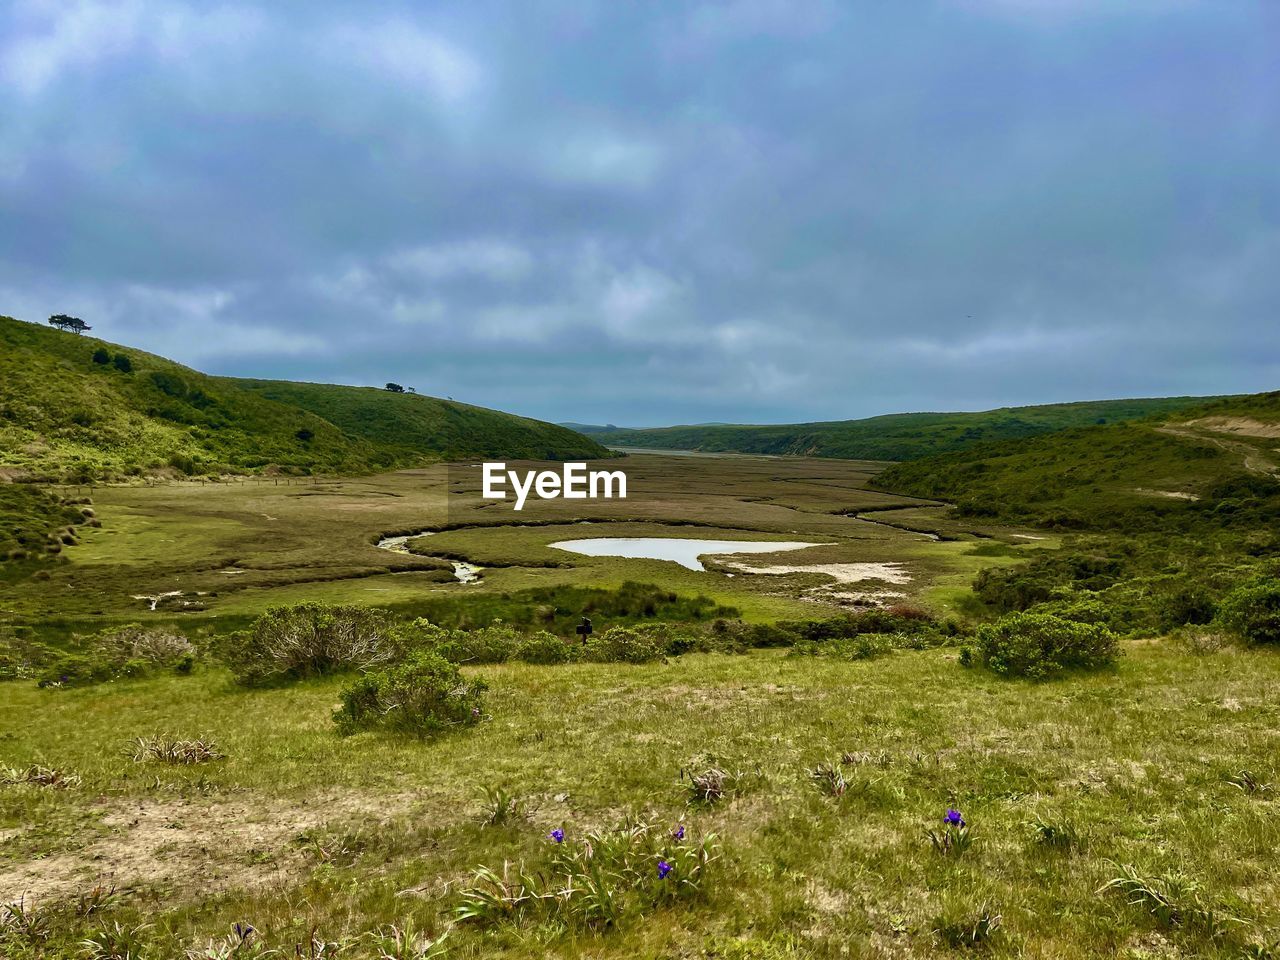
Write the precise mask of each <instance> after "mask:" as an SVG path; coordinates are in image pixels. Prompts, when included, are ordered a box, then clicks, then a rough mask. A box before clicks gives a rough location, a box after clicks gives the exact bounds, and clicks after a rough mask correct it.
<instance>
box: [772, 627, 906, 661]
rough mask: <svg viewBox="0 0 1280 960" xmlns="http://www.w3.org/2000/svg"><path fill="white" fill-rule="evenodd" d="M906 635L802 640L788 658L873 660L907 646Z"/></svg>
mask: <svg viewBox="0 0 1280 960" xmlns="http://www.w3.org/2000/svg"><path fill="white" fill-rule="evenodd" d="M907 642H908V641H907V636H906V635H905V634H884V633H862V634H858V635H856V636H852V637H837V638H836V639H834V640H826V641H815V640H801V641H800V642H799V643H797V644H796V645H795V646H794V647H792V648H791V652H790V653H789V654H788V656H793V657H830V658H831V659H833V660H872V659H874V658H876V657H882V656H884V655H885V654H887V653H889V652H890V651H892V650H893V648H894V647H895V646H899V645H901V646H906V644H907Z"/></svg>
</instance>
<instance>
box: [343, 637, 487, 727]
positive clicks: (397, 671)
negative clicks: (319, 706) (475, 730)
mask: <svg viewBox="0 0 1280 960" xmlns="http://www.w3.org/2000/svg"><path fill="white" fill-rule="evenodd" d="M486 689H487V688H486V686H485V684H484V682H483V681H480V680H466V679H464V678H463V676H462V674H461V673H460V672H459V670H458V666H457V664H454V663H450V662H449V661H448V660H446V659H444V657H442V656H440V655H439V654H437V653H432V652H429V651H421V652H418V653H415V654H413V655H412V656H411V657H410V658H409V659H408V660H406V661H405V662H404V663H401V664H398V665H396V666H393V667H389V668H388V669H386V670H376V671H372V672H370V673H366V674H365V675H364V676H362V677H360V678H359V679H358V680H356V681H355V682H354V683H352V684H351V685H349V686H347V687H346V688H345V689H343V691H342V705H341V706H340V707H339V708H338V710H337V711H336V712H335V713H334V715H333V719H334V722H335V723H336V724H337V726H338V732H339V733H341V734H342V735H344V736H346V735H349V734H353V733H356V732H357V731H360V730H391V731H398V732H401V733H408V734H412V735H415V736H432V735H435V734H439V733H441V732H443V731H445V730H449V729H452V728H455V727H463V726H468V725H471V724H474V723H478V722H479V721H480V720H481V718H482V716H483V705H484V693H485V690H486Z"/></svg>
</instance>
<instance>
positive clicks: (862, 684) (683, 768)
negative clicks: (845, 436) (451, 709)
mask: <svg viewBox="0 0 1280 960" xmlns="http://www.w3.org/2000/svg"><path fill="white" fill-rule="evenodd" d="M512 466H513V467H515V466H521V465H520V464H515V463H513V464H512ZM611 466H612V467H618V468H622V469H625V470H626V471H627V473H628V477H629V488H630V497H629V499H628V500H625V501H619V500H601V501H585V502H584V501H574V502H566V501H564V500H553V501H536V502H535V501H531V502H530V503H529V504H528V506H527V507H526V509H525V510H524V511H522V512H521V513H520V514H515V513H514V512H513V511H512V510H511V508H510V505H509V504H503V503H500V502H494V501H486V500H483V499H481V498H480V497H479V495H478V494H479V489H480V470H479V467H478V465H477V464H468V463H458V464H451V465H444V464H441V465H437V466H433V467H427V468H422V469H416V470H407V471H400V472H397V473H390V474H382V475H376V476H371V477H365V478H343V479H324V478H305V479H304V478H293V479H275V478H265V479H264V478H257V479H245V478H238V479H235V478H228V479H227V480H226V482H222V483H192V482H186V483H162V484H151V485H146V484H142V483H136V484H131V485H116V486H98V487H95V488H93V489H92V490H91V491H86V490H84V489H79V490H71V489H67V490H65V493H66V494H67V495H69V496H72V495H74V496H75V497H76V498H84V497H85V496H87V497H88V498H89V499H91V500H92V505H91V507H90V509H92V511H93V514H94V519H95V520H97V521H98V522H99V525H97V526H90V525H88V524H85V525H82V526H79V527H77V528H76V535H75V538H74V539H75V540H76V542H75V544H74V545H71V546H68V547H67V548H66V549H65V550H62V551H61V552H60V553H59V554H58V555H57V556H56V557H54V558H46V559H44V560H42V561H41V562H40V563H39V565H38V566H31V565H28V566H25V567H22V568H21V569H17V568H15V571H16V572H14V571H11V573H10V574H9V575H7V577H6V579H5V580H4V582H3V583H2V584H0V610H2V613H0V616H2V617H3V621H2V622H0V636H3V637H5V638H7V640H6V642H7V643H9V644H10V645H11V647H12V650H13V651H16V653H15V655H14V656H13V657H11V658H10V659H9V660H7V661H6V665H7V666H6V669H8V670H10V671H11V672H10V673H9V675H10V676H15V677H18V679H13V680H10V681H8V682H5V683H4V684H3V686H0V690H3V692H4V696H3V698H0V768H2V769H0V780H5V781H7V782H6V783H4V784H0V837H2V838H3V841H4V842H3V847H2V848H0V901H10V902H11V905H10V906H9V907H8V908H7V909H6V912H5V914H4V919H3V924H2V925H0V931H2V932H0V950H2V951H3V955H4V956H5V957H6V958H7V957H13V958H15V960H19V958H21V960H25V958H63V957H67V958H70V957H77V958H80V957H96V958H125V957H128V958H134V960H140V958H148V960H150V958H156V960H168V958H173V957H183V958H201V957H206V958H226V957H253V956H269V955H270V956H296V957H317V958H318V957H350V958H353V960H364V958H379V960H380V958H384V957H392V958H397V960H400V958H409V957H415V958H426V957H473V958H482V957H483V958H488V957H510V958H517V957H530V958H532V957H548V956H550V957H565V958H576V957H599V958H605V957H615V956H616V957H622V956H629V957H640V958H654V960H657V958H668V957H688V958H693V957H714V958H743V960H746V958H764V960H772V958H791V957H861V956H868V957H915V956H920V957H926V956H929V957H931V956H953V955H955V956H960V955H989V956H1008V957H1012V956H1034V957H1063V958H1072V957H1096V956H1128V957H1135V958H1136V957H1149V956H1187V957H1192V956H1214V957H1224V958H1226V957H1231V958H1235V957H1243V956H1250V957H1268V956H1273V955H1274V954H1275V951H1276V949H1277V947H1276V942H1277V939H1280V897H1278V896H1277V893H1278V892H1280V891H1278V889H1277V881H1276V874H1275V871H1274V860H1275V851H1276V849H1277V843H1278V842H1280V819H1277V817H1276V816H1275V811H1276V808H1275V802H1276V801H1275V797H1276V793H1275V789H1274V788H1273V783H1274V782H1275V780H1276V778H1277V776H1278V773H1277V765H1276V761H1275V757H1276V756H1278V755H1280V751H1278V750H1277V742H1276V739H1277V733H1276V731H1277V729H1280V726H1278V725H1277V719H1278V717H1277V710H1280V707H1277V705H1276V698H1275V696H1274V691H1275V689H1276V684H1277V681H1280V659H1277V656H1276V653H1275V650H1274V649H1269V648H1267V647H1264V646H1256V645H1255V646H1244V645H1242V644H1240V643H1239V642H1237V641H1234V640H1232V639H1231V638H1230V637H1229V636H1228V635H1227V633H1226V632H1224V631H1221V630H1219V629H1217V628H1216V627H1205V628H1202V629H1196V630H1189V629H1178V630H1173V631H1163V632H1161V631H1156V632H1152V631H1147V630H1138V629H1134V630H1129V631H1127V632H1125V634H1124V639H1123V640H1122V641H1121V642H1120V644H1119V650H1120V656H1119V658H1118V659H1117V660H1116V661H1115V662H1114V664H1113V665H1109V666H1107V667H1105V668H1104V669H1098V670H1093V671H1090V672H1068V673H1066V674H1065V675H1062V676H1059V677H1056V678H1052V679H1048V680H1044V681H1041V682H1032V681H1030V680H1025V679H1016V678H1008V677H1000V676H997V675H995V674H994V673H993V672H991V671H990V670H987V669H983V668H982V667H981V666H980V665H979V664H977V663H974V662H973V658H972V651H971V649H970V645H971V644H972V643H973V642H974V641H973V637H974V630H975V626H976V625H977V624H980V623H981V622H982V621H984V620H986V619H989V618H990V617H991V616H993V615H994V614H995V613H998V612H1000V609H1001V608H999V607H998V606H993V605H992V602H991V601H990V600H989V599H985V598H986V597H987V594H984V593H983V592H982V591H979V592H977V593H975V592H974V590H973V589H972V585H973V584H974V582H975V581H978V582H984V578H986V580H987V581H990V580H991V578H1002V577H1003V578H1012V577H1017V576H1019V575H1021V574H1020V571H1023V570H1027V569H1032V570H1034V569H1038V568H1037V566H1036V564H1042V565H1043V564H1044V563H1052V562H1056V561H1057V560H1059V559H1060V558H1061V557H1062V556H1063V555H1064V552H1065V553H1068V554H1069V551H1070V550H1072V549H1075V545H1074V544H1075V541H1074V540H1073V539H1072V536H1073V535H1071V534H1069V533H1064V532H1062V531H1050V530H1044V529H1037V528H1035V527H1032V526H1018V525H1015V524H1014V523H1012V522H1009V521H1004V522H999V521H998V519H993V518H991V517H973V516H967V515H964V514H963V513H957V512H956V511H953V510H951V509H949V508H948V507H947V506H945V505H943V504H940V503H938V502H936V501H931V500H926V499H922V498H919V497H914V496H905V495H902V494H900V493H895V492H890V491H888V490H885V489H883V488H879V489H876V488H873V487H872V484H874V483H876V478H877V477H878V476H882V475H883V471H884V469H885V467H886V465H885V464H883V463H875V462H865V461H840V460H807V459H800V458H787V459H778V458H749V457H731V458H716V457H678V456H670V457H668V456H660V455H653V454H632V455H629V456H627V457H625V458H623V459H620V460H617V461H611ZM597 535H608V536H648V537H653V536H658V537H689V536H695V537H700V538H708V539H740V540H752V541H757V540H793V541H794V540H803V541H806V542H813V543H816V544H817V546H814V547H811V548H807V549H804V550H799V551H793V552H787V553H776V554H752V555H750V556H748V557H746V558H745V559H746V560H747V561H749V562H750V563H751V564H762V565H766V566H767V565H771V564H778V565H787V564H789V565H793V566H810V567H816V568H823V569H848V568H854V569H864V568H863V567H860V566H856V565H863V564H865V565H868V566H867V567H866V568H865V569H866V570H868V571H871V572H874V571H875V569H877V567H876V565H887V567H886V568H885V569H887V570H889V571H890V572H891V573H892V574H893V576H892V577H891V578H886V579H876V578H872V579H870V580H865V581H857V582H853V583H847V584H836V585H834V586H833V584H832V580H831V577H830V576H829V575H827V574H824V573H821V572H817V571H810V572H800V573H788V574H784V575H770V574H759V575H753V574H747V573H743V572H742V571H741V570H740V569H738V568H735V567H733V566H732V558H726V557H715V558H713V557H708V558H706V566H707V569H706V570H705V571H694V570H689V569H686V568H684V567H681V566H679V565H677V564H675V563H670V562H663V561H653V560H633V559H623V558H617V557H588V556H581V555H577V554H571V553H567V552H565V551H562V550H557V549H555V548H553V547H551V546H549V545H550V544H551V543H554V542H556V541H559V540H564V539H571V538H574V537H582V536H597ZM392 536H398V537H403V538H404V546H405V548H406V549H407V550H408V551H410V552H406V553H400V552H393V551H390V550H387V549H382V548H379V546H378V543H379V542H380V541H382V540H384V539H385V538H388V537H392ZM1064 545H1065V547H1066V548H1067V549H1066V551H1064V549H1063V548H1064ZM454 562H466V563H469V564H473V565H475V566H478V567H480V568H481V578H480V580H479V581H478V582H476V583H460V582H458V581H457V579H456V578H455V576H454V570H453V566H452V565H453V563H454ZM730 573H733V574H734V575H733V576H729V575H728V574H730ZM1001 582H1004V581H1001ZM869 594H874V596H869ZM312 601H319V602H324V603H329V604H352V605H356V606H358V607H361V608H365V607H376V608H379V609H382V610H385V611H386V612H387V613H386V616H387V618H388V619H389V621H393V622H397V623H407V622H408V621H410V620H411V619H412V618H415V617H426V618H428V619H429V620H431V621H434V622H435V623H439V624H444V625H446V626H449V627H460V628H468V629H474V628H477V627H482V626H484V625H485V624H495V623H497V621H502V622H503V624H509V625H513V626H514V628H515V631H516V632H515V634H514V635H517V636H518V635H520V634H521V632H532V631H536V630H544V631H550V636H551V639H552V641H554V642H555V643H557V644H559V643H560V641H559V640H556V637H560V638H564V639H565V640H573V639H574V634H573V630H574V626H575V624H576V623H577V621H578V619H579V617H580V616H581V615H584V614H586V615H590V616H592V617H593V619H594V621H595V628H596V630H597V633H598V634H600V635H604V636H613V635H615V634H614V633H610V630H611V628H612V629H613V630H614V631H615V633H616V631H619V630H620V631H622V634H618V635H619V636H624V637H638V638H641V639H643V637H644V636H646V634H645V633H644V631H646V630H655V629H668V628H669V629H675V630H678V631H686V632H687V635H688V636H689V637H692V638H693V641H689V642H686V641H681V642H680V643H678V644H673V645H671V646H669V647H668V648H667V650H666V653H665V655H663V654H662V653H661V652H660V653H659V654H658V655H656V656H646V657H644V658H639V657H637V658H636V659H645V660H646V662H637V663H629V662H581V660H577V659H574V658H570V659H571V660H572V661H573V662H561V663H546V664H538V663H527V662H518V661H517V660H516V659H510V660H509V661H508V662H497V663H490V662H475V660H474V658H469V657H466V656H463V657H460V658H459V659H460V660H461V661H462V666H461V671H462V673H461V676H462V678H463V681H464V682H465V683H466V684H468V685H475V684H477V683H483V684H484V685H487V691H485V692H483V698H482V703H483V706H482V708H477V710H476V712H475V713H474V715H472V716H471V717H469V718H468V720H469V722H467V723H465V724H460V725H457V726H455V727H453V728H452V729H448V730H447V731H446V732H444V733H442V734H439V735H434V736H430V737H426V738H424V737H419V736H414V735H412V734H404V733H398V732H396V731H394V730H391V729H360V728H358V727H357V728H355V729H354V730H342V729H340V727H339V726H338V725H337V724H335V722H334V715H335V709H336V708H337V707H338V706H339V704H340V702H342V703H346V702H348V701H349V697H350V696H351V693H350V691H351V690H352V689H353V686H352V684H353V683H355V682H356V681H355V680H354V676H355V675H354V674H353V673H352V672H343V671H341V670H335V671H328V672H322V673H321V675H299V676H296V677H288V678H286V677H281V678H279V680H278V681H275V682H271V683H267V684H265V685H262V684H259V685H253V684H247V683H245V682H241V681H243V679H244V664H243V663H242V662H241V661H240V660H239V659H238V655H237V653H236V651H237V650H244V649H245V647H244V646H243V643H244V642H245V638H246V637H248V636H249V635H248V634H245V633H243V630H244V628H246V627H249V626H250V625H252V624H254V622H255V618H257V617H259V616H260V615H262V614H263V613H264V612H265V611H267V610H268V609H270V608H273V607H279V606H281V605H289V604H298V603H303V602H312ZM886 606H887V607H889V608H890V609H892V610H896V611H899V613H897V614H894V616H895V617H896V619H894V620H893V621H892V623H889V622H888V621H885V625H880V626H870V627H867V628H866V629H867V630H870V631H872V633H871V635H870V636H866V637H860V636H856V635H855V636H854V637H852V639H851V640H847V641H837V640H834V639H832V640H828V639H825V638H827V637H830V636H835V635H833V634H831V633H830V631H829V630H828V629H827V627H826V626H824V625H827V624H839V623H844V624H846V625H848V624H859V623H862V622H864V620H865V619H866V618H872V619H871V621H870V622H872V623H879V621H875V620H874V617H875V616H876V614H875V613H874V611H875V610H876V609H880V608H884V607H886ZM153 607H154V609H153ZM867 611H872V612H871V613H868V612H867ZM849 617H852V619H847V618H849ZM832 618H837V619H832ZM838 618H846V619H844V620H840V619H838ZM860 618H862V619H860ZM780 621H785V622H790V623H792V624H793V628H792V629H794V630H795V631H798V634H797V633H792V634H789V635H788V637H787V638H786V639H785V642H784V641H782V640H778V639H777V638H778V637H781V636H782V635H781V634H778V633H777V632H776V631H777V628H776V627H773V626H771V625H774V624H777V623H778V622H780ZM131 622H133V623H140V624H143V625H144V626H145V627H147V628H153V629H154V630H155V631H157V632H158V633H159V634H161V635H163V636H171V635H181V636H184V637H186V638H188V639H189V640H190V641H191V643H193V644H194V651H192V652H191V653H190V655H184V656H181V657H179V658H178V659H176V661H175V665H174V666H165V667H164V668H154V669H146V670H142V669H139V670H136V671H134V670H127V671H123V672H120V673H118V674H115V675H112V676H111V677H108V678H103V677H98V678H86V679H84V680H83V682H82V678H81V677H80V676H79V675H77V676H74V677H62V678H59V677H58V676H56V671H55V675H54V676H52V677H49V676H48V675H47V674H45V675H44V676H45V680H46V682H45V685H44V686H39V685H37V683H36V682H35V679H36V678H37V677H38V676H42V674H40V673H39V669H38V665H37V669H36V670H34V671H31V670H28V671H27V672H23V671H24V669H25V668H24V667H23V664H22V663H21V662H19V661H21V657H22V656H33V657H35V659H37V660H38V659H39V657H40V656H43V655H46V654H49V655H52V654H59V655H62V654H70V655H73V656H84V657H88V656H91V655H92V653H93V651H94V649H96V648H95V647H93V642H94V641H93V639H92V638H93V637H94V636H95V635H97V636H101V635H102V634H101V633H100V632H101V631H107V632H108V633H110V632H111V631H118V630H120V629H121V628H122V627H123V626H124V625H125V624H128V623H131ZM756 628H758V629H759V630H760V631H762V632H761V633H759V634H758V635H757V634H752V633H751V630H753V629H756ZM490 629H499V630H502V629H507V627H506V626H502V625H500V626H498V627H491V628H490ZM771 630H772V631H774V632H772V633H771V632H770V631H771ZM628 631H631V632H630V633H629V632H628ZM878 631H879V632H878ZM797 635H804V636H807V637H810V638H812V639H811V640H807V641H805V642H803V643H799V642H795V639H794V638H795V636H797ZM980 635H981V633H980V631H979V636H980ZM415 636H416V634H415ZM745 636H756V637H757V640H758V642H749V643H742V642H735V641H733V640H732V638H734V637H745ZM723 637H728V638H730V640H729V641H728V642H724V641H722V640H721V639H718V638H723ZM775 641H777V642H784V645H782V646H770V645H769V644H773V643H774V642H775ZM815 641H816V642H815ZM182 642H183V643H185V641H182ZM237 643H239V644H241V646H239V647H237V646H236V644H237ZM181 649H182V650H186V649H187V648H186V647H185V646H183V647H182V648H181ZM584 649H585V648H584ZM685 650H688V651H690V652H683V651H685ZM24 651H25V653H24ZM32 651H34V653H32ZM703 651H710V652H703ZM502 659H505V657H503V658H502ZM33 662H34V661H33ZM59 669H60V668H59ZM237 678H239V681H238V680H237ZM95 679H96V680H97V681H99V682H94V680H95ZM103 679H105V682H100V681H102V680H103ZM49 681H51V682H49ZM475 689H479V688H478V687H475ZM343 733H346V734H348V735H342V734H343ZM947 817H950V818H951V819H952V821H953V822H947V820H946V819H945V818H947ZM960 821H963V825H961V823H960ZM664 870H665V871H666V872H664ZM249 927H252V928H253V932H252V933H249V932H247V931H248V929H249Z"/></svg>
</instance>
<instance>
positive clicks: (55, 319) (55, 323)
mask: <svg viewBox="0 0 1280 960" xmlns="http://www.w3.org/2000/svg"><path fill="white" fill-rule="evenodd" d="M49 326H51V327H57V328H58V329H59V330H74V331H75V332H76V333H84V332H85V331H86V330H92V329H93V327H91V326H89V325H88V324H87V323H85V322H84V321H83V320H81V319H80V318H79V317H69V316H67V315H66V314H65V313H55V314H54V315H53V316H52V317H50V318H49Z"/></svg>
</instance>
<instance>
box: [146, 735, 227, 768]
mask: <svg viewBox="0 0 1280 960" xmlns="http://www.w3.org/2000/svg"><path fill="white" fill-rule="evenodd" d="M129 747H130V749H129V753H130V756H132V757H133V761H134V763H145V762H147V761H149V760H154V761H158V762H160V763H177V764H194V763H208V762H209V761H211V760H221V759H223V758H224V757H225V756H226V755H225V754H224V753H222V751H221V750H219V749H218V745H217V744H216V743H214V742H213V741H212V740H209V739H207V738H204V737H197V738H195V739H194V740H179V739H175V738H173V737H165V736H153V737H135V738H134V739H133V740H131V741H130V742H129Z"/></svg>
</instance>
